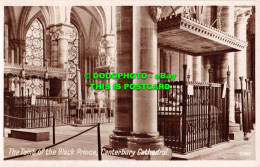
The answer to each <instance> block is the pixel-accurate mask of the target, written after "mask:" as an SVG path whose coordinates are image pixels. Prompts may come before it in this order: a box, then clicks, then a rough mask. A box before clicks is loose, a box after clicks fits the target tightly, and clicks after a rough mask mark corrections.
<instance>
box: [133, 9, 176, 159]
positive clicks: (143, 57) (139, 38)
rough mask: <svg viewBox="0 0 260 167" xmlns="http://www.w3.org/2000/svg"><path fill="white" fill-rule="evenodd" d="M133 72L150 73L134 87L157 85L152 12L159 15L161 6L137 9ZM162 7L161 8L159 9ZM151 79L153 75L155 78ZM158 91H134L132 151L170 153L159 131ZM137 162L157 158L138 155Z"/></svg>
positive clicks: (136, 80)
mask: <svg viewBox="0 0 260 167" xmlns="http://www.w3.org/2000/svg"><path fill="white" fill-rule="evenodd" d="M133 8H134V10H133V16H134V23H133V27H134V29H133V32H134V33H133V36H134V40H133V45H134V47H133V50H134V53H133V72H134V73H147V75H148V77H147V78H146V79H134V84H148V83H149V84H157V80H156V79H155V77H154V76H155V74H156V73H157V24H156V23H155V22H154V21H153V20H152V19H151V16H150V13H149V10H151V8H154V10H156V11H157V12H158V10H161V8H160V7H139V6H135V7H133ZM158 8H159V9H158ZM150 76H153V77H152V78H151V77H150ZM157 126H158V125H157V90H147V89H144V90H143V89H141V90H133V132H132V135H133V136H132V137H129V142H128V148H129V149H131V150H135V151H137V150H140V149H142V150H146V149H147V150H149V149H150V150H159V149H160V150H162V149H167V150H169V155H166V156H164V157H161V158H162V159H167V158H171V151H170V149H168V148H164V140H163V137H161V136H159V132H158V129H157ZM135 158H136V159H153V156H152V155H150V156H149V155H146V156H142V157H141V156H138V157H135Z"/></svg>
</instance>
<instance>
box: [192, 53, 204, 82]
mask: <svg viewBox="0 0 260 167" xmlns="http://www.w3.org/2000/svg"><path fill="white" fill-rule="evenodd" d="M201 64H202V62H201V56H193V57H192V76H193V80H192V81H196V82H201V68H202V65H201Z"/></svg>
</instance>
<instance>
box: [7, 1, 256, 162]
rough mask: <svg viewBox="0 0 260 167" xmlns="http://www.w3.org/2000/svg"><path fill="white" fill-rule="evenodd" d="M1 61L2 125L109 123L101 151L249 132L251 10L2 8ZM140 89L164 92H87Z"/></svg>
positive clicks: (203, 141) (193, 143)
mask: <svg viewBox="0 0 260 167" xmlns="http://www.w3.org/2000/svg"><path fill="white" fill-rule="evenodd" d="M3 57H4V127H8V128H22V129H23V128H40V127H48V126H52V119H50V118H51V117H52V116H53V117H55V118H57V119H59V120H62V121H61V122H57V123H56V126H60V125H64V124H68V123H70V124H91V123H114V125H115V128H114V130H113V131H112V132H111V135H110V136H107V138H109V143H110V144H109V146H106V147H107V148H117V149H122V148H128V149H131V150H136V149H138V148H140V147H141V148H146V149H148V148H149V149H152V150H158V149H162V150H163V149H165V148H166V147H167V148H170V149H171V151H172V152H177V153H187V152H190V151H194V150H197V149H200V148H203V147H209V146H210V145H214V144H218V143H221V142H225V141H227V140H235V139H236V138H238V137H241V136H242V137H244V136H245V135H246V134H247V133H249V132H250V130H251V129H253V128H254V123H255V100H254V99H255V7H254V6H5V7H4V56H3ZM85 73H89V74H90V75H91V74H93V73H147V74H148V75H152V76H154V75H155V74H160V73H165V74H176V77H175V80H174V81H171V80H168V79H155V78H154V77H148V78H147V79H145V80H139V79H122V78H120V79H93V78H91V77H90V78H89V79H86V78H85V77H84V74H85ZM148 83H151V84H158V83H169V84H170V85H171V87H170V89H169V90H124V89H120V90H114V89H108V90H105V89H103V90H101V89H100V90H93V89H91V86H90V84H110V85H113V84H148ZM111 87H112V86H111ZM16 118H22V119H16ZM166 158H167V157H166Z"/></svg>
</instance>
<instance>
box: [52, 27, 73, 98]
mask: <svg viewBox="0 0 260 167" xmlns="http://www.w3.org/2000/svg"><path fill="white" fill-rule="evenodd" d="M71 31H72V26H71V25H68V24H57V25H53V26H52V27H50V28H49V33H50V35H51V40H52V41H51V62H52V66H54V67H59V68H63V69H65V70H66V71H67V72H68V67H67V65H66V64H67V63H68V40H69V38H70V32H71ZM67 82H68V77H65V78H64V79H63V80H62V81H61V87H62V88H61V90H62V91H61V96H63V97H65V96H67V93H68V92H67V86H68V85H67Z"/></svg>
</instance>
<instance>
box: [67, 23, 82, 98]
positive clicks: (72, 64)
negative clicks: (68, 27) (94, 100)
mask: <svg viewBox="0 0 260 167" xmlns="http://www.w3.org/2000/svg"><path fill="white" fill-rule="evenodd" d="M72 26H73V31H72V32H71V34H70V39H69V50H68V51H69V57H68V64H69V78H68V79H69V85H68V89H69V93H70V97H77V82H78V81H77V66H78V62H79V58H78V57H79V45H78V43H79V37H78V30H77V28H76V27H75V26H74V25H73V24H72Z"/></svg>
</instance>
